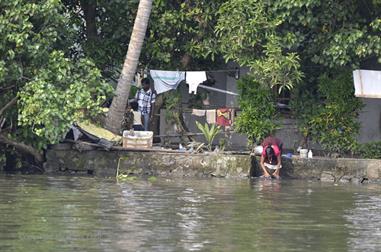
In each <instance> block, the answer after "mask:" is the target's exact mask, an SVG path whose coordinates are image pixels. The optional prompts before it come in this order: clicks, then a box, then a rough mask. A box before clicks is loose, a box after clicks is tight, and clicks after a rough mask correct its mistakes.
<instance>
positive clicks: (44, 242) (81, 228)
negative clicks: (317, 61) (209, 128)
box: [0, 176, 381, 251]
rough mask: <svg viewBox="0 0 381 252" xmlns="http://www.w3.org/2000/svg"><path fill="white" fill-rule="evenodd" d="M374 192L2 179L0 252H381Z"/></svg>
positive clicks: (368, 188)
mask: <svg viewBox="0 0 381 252" xmlns="http://www.w3.org/2000/svg"><path fill="white" fill-rule="evenodd" d="M380 189H381V186H380V185H347V184H346V185H339V186H334V185H332V184H321V183H318V182H311V181H287V180H283V181H268V180H265V181H262V180H254V181H248V180H226V179H210V180H196V179H176V180H174V179H158V180H156V181H154V182H149V181H145V180H140V181H132V182H119V183H118V182H116V181H114V180H112V179H96V178H88V177H45V176H0V215H1V216H0V217H1V218H0V250H1V251H25V250H28V251H84V250H85V251H126V250H127V251H381V195H380V191H381V190H380Z"/></svg>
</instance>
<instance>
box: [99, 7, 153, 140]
mask: <svg viewBox="0 0 381 252" xmlns="http://www.w3.org/2000/svg"><path fill="white" fill-rule="evenodd" d="M151 9H152V0H140V2H139V7H138V13H137V15H136V19H135V23H134V28H133V30H132V35H131V39H130V43H129V45H128V50H127V55H126V58H125V60H124V64H123V69H122V73H121V74H120V76H119V80H118V84H117V87H116V92H115V97H114V99H113V101H112V103H111V107H110V111H109V112H108V115H107V120H106V128H108V129H109V130H111V131H112V132H114V133H119V131H120V128H121V122H122V119H123V114H124V111H125V109H126V105H127V100H128V95H129V94H130V88H131V83H132V80H133V78H134V75H135V72H136V68H137V66H138V62H139V56H140V52H141V49H142V46H143V42H144V38H145V34H146V30H147V26H148V21H149V16H150V14H151Z"/></svg>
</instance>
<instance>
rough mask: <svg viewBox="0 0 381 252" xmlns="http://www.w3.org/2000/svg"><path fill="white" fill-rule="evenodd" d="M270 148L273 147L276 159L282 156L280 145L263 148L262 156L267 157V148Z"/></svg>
mask: <svg viewBox="0 0 381 252" xmlns="http://www.w3.org/2000/svg"><path fill="white" fill-rule="evenodd" d="M268 146H271V147H272V148H273V150H274V154H275V156H276V157H278V156H280V150H279V147H278V145H266V146H263V151H262V156H263V157H266V148H267V147H268Z"/></svg>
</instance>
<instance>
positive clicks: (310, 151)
mask: <svg viewBox="0 0 381 252" xmlns="http://www.w3.org/2000/svg"><path fill="white" fill-rule="evenodd" d="M307 156H308V158H312V157H313V154H312V150H309V151H308V155H307Z"/></svg>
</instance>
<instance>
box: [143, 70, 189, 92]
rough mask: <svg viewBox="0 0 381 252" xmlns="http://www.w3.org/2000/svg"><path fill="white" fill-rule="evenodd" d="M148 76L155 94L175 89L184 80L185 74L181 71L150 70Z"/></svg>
mask: <svg viewBox="0 0 381 252" xmlns="http://www.w3.org/2000/svg"><path fill="white" fill-rule="evenodd" d="M150 75H151V77H152V79H153V83H154V87H155V91H156V93H157V94H161V93H164V92H167V91H169V90H172V89H176V88H177V86H178V85H179V84H180V82H181V81H183V80H184V79H185V72H181V71H163V70H150Z"/></svg>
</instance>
